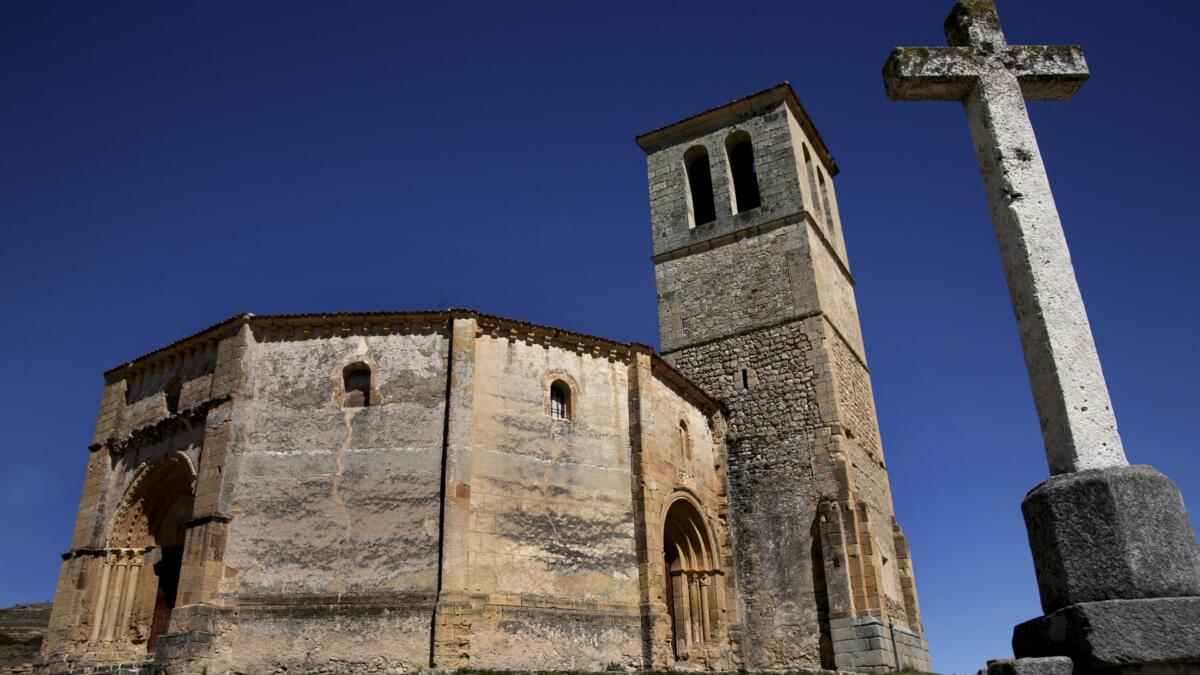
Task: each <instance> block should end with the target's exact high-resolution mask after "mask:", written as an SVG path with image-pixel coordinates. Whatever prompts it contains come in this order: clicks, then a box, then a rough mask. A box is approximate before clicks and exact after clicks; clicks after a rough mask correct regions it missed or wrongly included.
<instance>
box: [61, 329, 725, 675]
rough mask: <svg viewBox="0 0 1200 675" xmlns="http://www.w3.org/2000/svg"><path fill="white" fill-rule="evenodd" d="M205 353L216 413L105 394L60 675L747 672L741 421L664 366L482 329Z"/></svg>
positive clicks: (236, 333)
mask: <svg viewBox="0 0 1200 675" xmlns="http://www.w3.org/2000/svg"><path fill="white" fill-rule="evenodd" d="M198 335H199V336H200V337H194V338H192V339H194V340H200V341H202V342H204V343H205V344H207V345H208V347H206V349H207V350H208V351H206V352H205V354H206V356H205V357H204V358H206V359H207V361H205V363H206V364H207V365H206V366H204V367H203V368H200V370H201V371H202V372H200V373H199V374H197V375H195V376H194V377H192V378H191V379H201V378H206V379H205V380H204V381H205V382H206V383H207V384H206V385H205V388H204V389H203V391H204V392H206V393H205V394H204V395H201V394H200V393H199V392H201V388H200V386H199V385H192V386H191V388H190V389H189V388H188V386H186V385H180V386H179V387H176V386H175V385H172V384H170V383H171V382H175V381H176V378H172V377H166V376H165V375H169V373H166V374H164V373H162V372H158V370H156V369H153V368H149V366H148V365H147V364H145V363H142V362H141V360H139V361H136V362H134V364H133V366H132V367H133V368H134V370H137V369H139V368H149V369H148V370H147V371H146V372H147V373H148V374H149V375H148V376H149V377H152V378H153V379H152V380H151V381H152V382H154V383H155V384H145V385H139V382H140V381H139V380H138V379H137V378H138V377H141V376H140V375H137V374H135V373H134V370H130V368H131V367H130V366H126V367H122V368H121V369H118V370H116V371H113V373H111V374H110V383H109V386H110V390H108V391H106V394H105V396H104V399H103V402H102V413H101V416H100V419H101V423H100V428H101V432H102V433H101V432H98V433H99V435H100V436H102V437H104V438H106V439H108V440H106V441H105V442H104V443H102V444H99V445H97V446H94V448H93V450H92V454H91V456H90V462H89V474H88V479H87V481H88V483H87V485H86V486H85V490H84V501H83V502H82V503H81V508H80V516H79V525H78V527H77V532H78V533H80V534H79V535H78V536H79V541H77V542H75V543H76V546H75V549H74V552H73V553H72V554H71V555H69V556H68V557H67V560H66V562H65V563H64V566H63V577H62V579H63V581H62V582H60V586H59V592H58V596H57V599H56V609H55V612H56V616H57V617H58V618H57V623H56V624H55V625H56V626H59V630H58V633H56V636H57V637H56V638H55V640H54V641H53V642H51V643H49V645H48V647H47V650H46V652H45V655H44V657H43V665H45V666H46V668H47V670H49V671H52V672H74V671H78V670H80V669H87V668H97V667H107V665H113V664H117V663H134V664H141V665H138V666H137V668H146V669H152V668H160V669H165V670H166V671H167V672H179V673H192V672H204V671H206V670H207V671H208V672H230V671H241V672H248V671H252V672H273V671H278V670H281V669H284V668H286V669H300V670H306V669H320V670H322V671H329V672H341V671H345V672H354V671H355V669H358V668H363V667H371V666H372V664H374V665H378V666H380V667H384V666H386V667H388V668H394V669H399V670H405V671H408V670H419V669H421V668H426V667H429V665H430V664H433V665H436V666H438V667H442V668H459V667H475V668H538V669H581V670H602V669H604V668H607V667H611V666H613V665H620V666H622V667H632V668H640V667H643V666H644V665H646V664H648V663H650V662H652V661H654V662H662V663H673V662H675V661H676V660H691V661H692V662H694V663H697V664H700V665H705V664H707V665H709V666H710V667H711V666H715V665H718V664H729V663H732V661H731V660H730V655H731V650H730V646H729V645H730V641H729V638H728V636H729V634H730V632H731V626H730V624H731V623H732V619H731V618H730V616H731V615H730V613H729V611H728V607H729V606H730V605H732V604H733V600H732V599H731V598H732V594H733V593H734V592H735V587H734V585H733V582H732V579H731V578H730V577H728V576H726V575H728V574H729V567H730V562H729V560H728V555H729V554H728V546H729V539H728V529H727V527H726V526H725V524H724V519H725V518H726V517H727V513H726V509H725V506H724V503H725V501H724V500H725V496H724V487H723V483H722V479H721V478H720V477H719V476H720V475H721V474H720V472H721V470H722V467H723V465H724V459H723V454H722V453H723V448H722V447H720V445H719V444H717V443H716V441H715V438H716V437H715V436H714V433H719V432H714V431H713V429H714V428H717V427H720V422H719V419H720V413H719V407H718V404H717V403H716V401H715V400H714V399H712V398H711V397H710V396H708V394H707V393H705V392H703V391H702V390H700V389H699V388H698V387H696V386H695V385H694V384H692V383H690V382H689V381H687V380H686V378H684V377H683V376H682V375H681V374H679V373H678V372H677V371H675V370H674V369H673V368H671V367H670V366H669V365H667V364H666V363H665V362H663V361H662V360H661V358H659V357H658V356H657V355H655V354H654V353H653V352H652V351H651V350H650V349H649V348H647V347H643V346H640V345H629V344H622V343H616V342H612V341H609V340H604V339H602V338H595V337H591V336H586V335H580V334H575V333H569V332H566V331H559V330H557V329H552V328H548V327H543V326H536V325H534V324H526V323H522V322H514V321H511V320H507V319H500V318H497V317H490V316H486V315H482V314H478V313H474V312H470V311H466V310H454V311H449V312H429V313H391V314H372V315H302V316H252V315H243V316H241V317H236V318H235V319H233V320H231V321H230V322H226V323H223V324H218V325H217V326H214V327H212V328H210V329H208V330H207V331H203V332H202V333H200V334H198ZM174 349H176V347H174V346H169V347H167V348H165V352H164V353H165V354H167V356H165V357H163V358H168V359H181V363H182V362H187V359H188V358H193V357H192V356H188V357H186V358H184V357H181V356H180V355H178V354H174V353H173V350H174ZM145 358H148V357H143V359H145ZM643 361H645V362H646V363H647V364H648V365H647V368H646V374H645V375H644V377H642V379H641V380H640V384H638V385H635V384H634V380H636V379H638V378H639V372H640V371H639V369H638V368H636V367H635V364H637V363H641V362H643ZM188 363H190V362H188ZM172 367H175V368H178V366H172ZM137 372H141V371H140V370H138V371H137ZM126 379H128V380H129V382H131V383H133V384H134V386H135V387H136V386H141V387H142V389H141V391H144V392H146V393H144V394H142V396H143V398H147V399H150V400H156V401H158V402H159V403H161V405H158V406H157V407H154V406H155V404H153V403H138V406H139V407H134V406H133V405H128V406H127V405H126V404H125V403H124V401H125V399H124V397H123V396H121V397H117V396H116V395H115V394H113V393H112V392H120V391H124V390H125V389H126V388H127V383H126ZM185 380H186V378H185ZM177 390H178V391H179V392H188V391H191V392H193V393H192V394H187V395H185V394H183V393H180V394H178V396H179V403H176V402H174V397H175V396H176V394H175V393H174V392H175V391H177ZM214 392H215V393H214ZM637 392H641V393H640V394H638V393H637ZM114 400H115V401H117V402H118V404H119V405H117V408H118V409H117V410H116V412H115V413H114V412H112V411H111V410H110V409H109V406H110V404H112V402H113V401H114ZM137 400H138V401H141V400H142V399H137ZM640 405H645V406H646V409H645V411H644V412H643V411H641V410H640V409H639V406H640ZM152 409H153V410H157V411H158V412H157V413H154V412H149V411H150V410H152ZM659 418H662V419H659ZM635 420H636V421H635ZM722 428H723V427H722ZM685 441H686V442H685ZM635 448H638V452H636V453H635V451H634V449H635ZM643 488H645V494H642V492H643ZM93 494H95V495H98V496H97V497H96V498H92V497H91V495H93ZM683 496H686V500H685V501H680V499H679V498H680V497H683ZM648 523H649V525H647V524H648ZM685 525H686V526H687V527H686V528H684V526H685ZM698 533H702V534H698ZM85 535H86V536H85ZM80 542H82V544H81V543H80ZM97 542H99V543H97ZM164 561H166V564H164ZM105 570H107V572H106V571H105ZM135 574H136V575H140V577H139V578H140V579H142V580H143V581H142V582H139V583H140V584H142V586H139V587H144V588H145V589H148V590H147V593H148V594H140V595H139V594H137V593H134V591H130V590H127V589H130V588H133V582H131V581H129V579H131V578H132V577H133V576H134V575H135ZM650 574H657V575H658V576H656V577H654V579H649V578H648V576H647V575H650ZM88 575H91V576H90V577H89V576H88ZM101 576H104V579H107V580H103V579H100V577H101ZM672 580H673V582H674V584H675V586H671V585H670V583H671V582H672ZM97 587H103V589H108V590H102V591H96V590H95V589H96V588H97ZM647 589H654V590H653V592H649V591H648V590H647ZM151 591H153V592H151ZM138 593H141V591H139V592H138ZM98 596H103V598H104V599H100V600H98V599H97V597H98ZM135 596H136V597H135ZM156 597H157V598H158V599H157V600H156V599H155V598H156ZM668 597H672V598H674V600H668V599H667V598H668ZM164 598H166V600H165V601H163V599H164ZM647 598H650V599H649V600H648V599H647ZM156 603H157V604H156ZM672 608H674V611H672ZM96 617H99V619H97V618H96ZM143 624H145V626H144V627H143ZM652 625H654V626H657V627H658V630H659V633H658V634H655V635H652V634H651V633H648V632H647V631H648V627H649V626H652ZM656 640H657V641H656ZM668 659H669V660H668ZM106 664H107V665H106Z"/></svg>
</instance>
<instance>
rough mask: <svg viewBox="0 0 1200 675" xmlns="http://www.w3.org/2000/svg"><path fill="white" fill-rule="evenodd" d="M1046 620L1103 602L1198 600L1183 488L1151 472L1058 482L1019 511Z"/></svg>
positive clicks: (1101, 472) (1197, 557) (1199, 573)
mask: <svg viewBox="0 0 1200 675" xmlns="http://www.w3.org/2000/svg"><path fill="white" fill-rule="evenodd" d="M1021 510H1022V512H1023V513H1024V514H1025V525H1026V527H1027V528H1028V530H1029V546H1030V548H1031V549H1032V551H1033V563H1034V568H1035V570H1036V572H1037V580H1038V591H1039V592H1040V594H1041V599H1042V611H1044V612H1045V613H1046V614H1052V613H1053V612H1055V611H1057V610H1059V609H1062V608H1064V607H1068V606H1070V605H1076V604H1078V603H1089V602H1097V601H1103V600H1115V599H1144V598H1172V597H1184V596H1200V553H1198V552H1197V548H1196V536H1195V534H1194V533H1193V531H1192V526H1191V523H1190V522H1189V521H1188V516H1187V511H1186V510H1185V508H1184V505H1183V497H1182V496H1180V494H1179V488H1177V487H1176V486H1175V483H1173V482H1172V481H1171V479H1169V478H1167V477H1166V476H1164V475H1162V474H1161V473H1159V472H1158V471H1155V470H1154V469H1152V468H1150V467H1148V466H1125V467H1118V468H1112V469H1098V470H1093V471H1080V472H1078V473H1069V474H1061V475H1058V476H1053V477H1051V478H1050V479H1049V480H1047V481H1046V482H1044V483H1042V484H1041V485H1039V486H1037V487H1036V488H1034V489H1033V490H1032V491H1030V493H1029V494H1028V496H1026V497H1025V501H1024V502H1023V503H1022V504H1021Z"/></svg>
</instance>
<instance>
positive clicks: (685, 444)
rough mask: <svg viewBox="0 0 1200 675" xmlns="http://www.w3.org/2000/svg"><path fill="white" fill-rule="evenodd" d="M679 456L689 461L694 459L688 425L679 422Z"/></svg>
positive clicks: (681, 421) (682, 421)
mask: <svg viewBox="0 0 1200 675" xmlns="http://www.w3.org/2000/svg"><path fill="white" fill-rule="evenodd" d="M679 454H681V455H683V456H684V457H685V458H687V459H691V458H692V437H691V436H690V435H689V434H688V425H687V422H685V421H684V420H679Z"/></svg>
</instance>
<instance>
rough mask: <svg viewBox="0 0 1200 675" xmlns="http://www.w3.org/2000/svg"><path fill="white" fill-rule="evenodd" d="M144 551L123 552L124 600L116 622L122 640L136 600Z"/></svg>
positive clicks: (126, 633)
mask: <svg viewBox="0 0 1200 675" xmlns="http://www.w3.org/2000/svg"><path fill="white" fill-rule="evenodd" d="M145 553H146V551H145V549H130V550H128V551H126V552H125V558H126V567H127V568H128V570H127V572H126V578H125V592H124V596H125V597H124V599H123V600H122V601H121V615H120V617H119V618H118V620H117V629H118V630H119V631H120V633H119V635H120V637H121V639H122V640H124V639H125V637H126V636H127V635H128V634H129V619H130V616H131V615H132V611H133V603H134V600H135V599H136V598H137V587H138V577H139V576H140V572H141V571H142V556H143V555H145Z"/></svg>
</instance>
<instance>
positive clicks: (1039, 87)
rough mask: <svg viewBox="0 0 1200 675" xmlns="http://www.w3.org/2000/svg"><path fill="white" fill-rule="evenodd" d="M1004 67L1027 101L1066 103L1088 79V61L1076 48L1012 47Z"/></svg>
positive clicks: (1050, 46)
mask: <svg viewBox="0 0 1200 675" xmlns="http://www.w3.org/2000/svg"><path fill="white" fill-rule="evenodd" d="M1004 64H1005V66H1007V67H1008V69H1009V70H1010V71H1012V73H1013V74H1014V75H1016V76H1017V81H1018V82H1020V83H1021V93H1022V94H1023V95H1024V96H1025V98H1027V99H1043V100H1060V101H1061V100H1066V99H1068V98H1071V97H1072V96H1074V95H1075V92H1077V91H1079V88H1080V87H1082V86H1083V83H1084V82H1087V79H1088V75H1089V73H1088V67H1087V61H1085V60H1084V58H1083V49H1082V48H1081V47H1080V46H1079V45H1015V46H1011V47H1009V48H1008V49H1007V50H1006V51H1005V54H1004Z"/></svg>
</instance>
